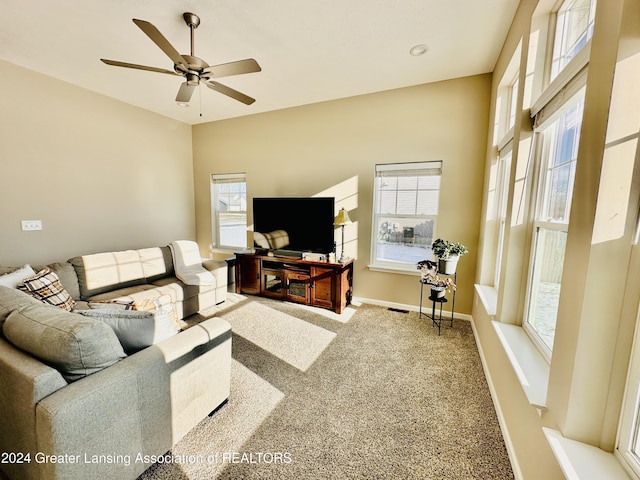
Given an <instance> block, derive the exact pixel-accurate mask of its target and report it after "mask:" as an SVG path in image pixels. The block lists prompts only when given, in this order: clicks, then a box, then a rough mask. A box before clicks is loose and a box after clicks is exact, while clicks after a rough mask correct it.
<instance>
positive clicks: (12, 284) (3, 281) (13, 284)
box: [0, 265, 36, 288]
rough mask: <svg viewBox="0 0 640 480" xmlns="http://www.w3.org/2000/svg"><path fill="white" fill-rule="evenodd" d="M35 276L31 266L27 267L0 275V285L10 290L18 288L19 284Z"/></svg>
mask: <svg viewBox="0 0 640 480" xmlns="http://www.w3.org/2000/svg"><path fill="white" fill-rule="evenodd" d="M35 274H36V272H35V271H34V270H33V268H31V266H30V265H25V266H24V267H22V268H19V269H18V270H16V271H15V272H11V273H7V274H5V275H0V285H2V286H4V287H9V288H18V284H20V283H22V280H24V279H25V278H27V277H32V276H33V275H35Z"/></svg>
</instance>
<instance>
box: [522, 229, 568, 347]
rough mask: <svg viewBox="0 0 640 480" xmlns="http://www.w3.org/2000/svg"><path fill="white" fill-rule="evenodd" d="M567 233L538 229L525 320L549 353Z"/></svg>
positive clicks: (554, 328) (556, 313)
mask: <svg viewBox="0 0 640 480" xmlns="http://www.w3.org/2000/svg"><path fill="white" fill-rule="evenodd" d="M566 244H567V233H566V232H564V231H559V230H547V229H545V228H538V229H537V235H536V247H535V252H534V256H535V257H534V267H533V273H532V282H531V287H530V298H529V313H528V315H527V321H528V323H529V325H530V326H531V327H532V328H533V329H534V330H535V332H536V333H537V334H538V337H539V338H540V340H542V342H543V343H544V344H545V345H546V346H547V348H548V349H549V350H550V351H551V350H552V349H553V338H554V335H555V331H556V318H557V315H558V300H559V298H560V282H561V279H562V267H563V264H564V251H565V246H566Z"/></svg>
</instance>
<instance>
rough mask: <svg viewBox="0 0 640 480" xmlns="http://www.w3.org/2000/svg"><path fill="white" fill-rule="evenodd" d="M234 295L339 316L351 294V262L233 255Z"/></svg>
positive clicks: (349, 301)
mask: <svg viewBox="0 0 640 480" xmlns="http://www.w3.org/2000/svg"><path fill="white" fill-rule="evenodd" d="M236 292H237V293H247V294H250V295H260V296H263V297H270V298H275V299H279V300H288V301H290V302H297V303H304V304H307V305H313V306H316V307H322V308H327V309H329V310H333V311H334V312H336V313H342V310H343V309H344V308H345V307H346V306H347V305H349V304H350V303H351V296H352V294H353V260H349V261H347V262H345V263H329V262H314V261H308V260H301V259H299V258H295V257H278V256H275V257H271V256H268V255H255V254H246V253H236Z"/></svg>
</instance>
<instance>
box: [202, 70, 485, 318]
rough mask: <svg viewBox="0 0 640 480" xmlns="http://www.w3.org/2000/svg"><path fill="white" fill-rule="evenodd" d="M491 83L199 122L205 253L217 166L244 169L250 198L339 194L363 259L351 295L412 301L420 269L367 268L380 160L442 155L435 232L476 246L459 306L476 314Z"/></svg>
mask: <svg viewBox="0 0 640 480" xmlns="http://www.w3.org/2000/svg"><path fill="white" fill-rule="evenodd" d="M490 85H491V76H490V75H479V76H473V77H468V78H461V79H456V80H451V81H446V82H440V83H433V84H427V85H420V86H416V87H410V88H404V89H398V90H391V91H386V92H380V93H375V94H370V95H363V96H359V97H351V98H347V99H343V100H336V101H331V102H324V103H319V104H314V105H308V106H303V107H297V108H291V109H286V110H280V111H275V112H270V113H265V114H260V115H253V116H247V117H241V118H236V119H231V120H225V121H219V122H212V123H207V124H203V125H197V126H195V127H194V128H193V152H194V173H195V195H196V222H197V239H198V243H199V244H200V246H201V248H203V252H202V253H203V254H209V252H208V251H207V246H208V245H210V244H211V219H210V212H211V208H210V184H209V178H210V174H212V173H234V172H246V174H247V186H248V187H247V188H248V197H249V204H251V198H253V197H254V196H294V195H298V196H310V195H315V194H318V193H321V192H325V193H328V194H330V195H335V196H336V202H337V203H336V208H337V209H338V208H340V207H341V206H345V208H346V209H347V210H348V211H349V215H350V217H351V219H352V220H353V221H354V222H357V224H356V225H354V226H353V227H351V228H348V229H347V230H346V234H345V235H346V241H347V246H346V251H347V253H348V254H349V255H350V256H352V257H357V261H356V266H355V273H354V295H355V296H358V297H364V298H372V299H376V300H381V301H386V302H393V303H400V304H406V305H413V306H415V305H417V303H418V301H419V287H418V282H417V277H415V276H411V275H401V274H392V273H381V272H373V271H370V270H369V269H368V268H367V264H368V262H369V253H370V238H371V215H372V210H371V206H372V188H373V173H374V165H375V164H376V163H389V162H412V161H421V160H443V161H444V166H443V176H442V186H441V188H442V190H441V195H440V211H439V215H438V224H437V233H436V234H437V235H439V236H442V237H444V238H448V239H451V240H457V241H460V242H462V243H464V244H465V245H467V246H468V247H469V250H470V253H469V254H468V255H466V256H465V257H463V258H462V259H461V261H460V263H459V271H458V285H459V290H458V295H457V297H456V311H457V312H461V313H471V302H472V298H473V281H474V277H475V265H476V255H477V247H476V245H477V242H478V229H479V219H480V208H481V201H482V184H483V175H484V157H485V148H486V138H487V132H488V119H489V97H490ZM249 221H251V216H250V218H249ZM338 238H339V237H338ZM338 252H340V242H338Z"/></svg>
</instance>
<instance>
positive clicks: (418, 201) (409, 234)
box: [371, 161, 442, 270]
mask: <svg viewBox="0 0 640 480" xmlns="http://www.w3.org/2000/svg"><path fill="white" fill-rule="evenodd" d="M441 176H442V161H429V162H409V163H386V164H379V165H376V166H375V181H374V192H373V196H374V198H373V205H374V208H373V223H372V225H373V226H372V229H373V232H372V248H371V265H372V266H377V267H381V268H394V269H400V270H415V265H416V263H417V262H419V261H421V260H425V259H430V258H431V242H432V241H433V239H434V238H435V237H434V234H435V231H436V220H437V216H438V202H439V197H440V178H441Z"/></svg>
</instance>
